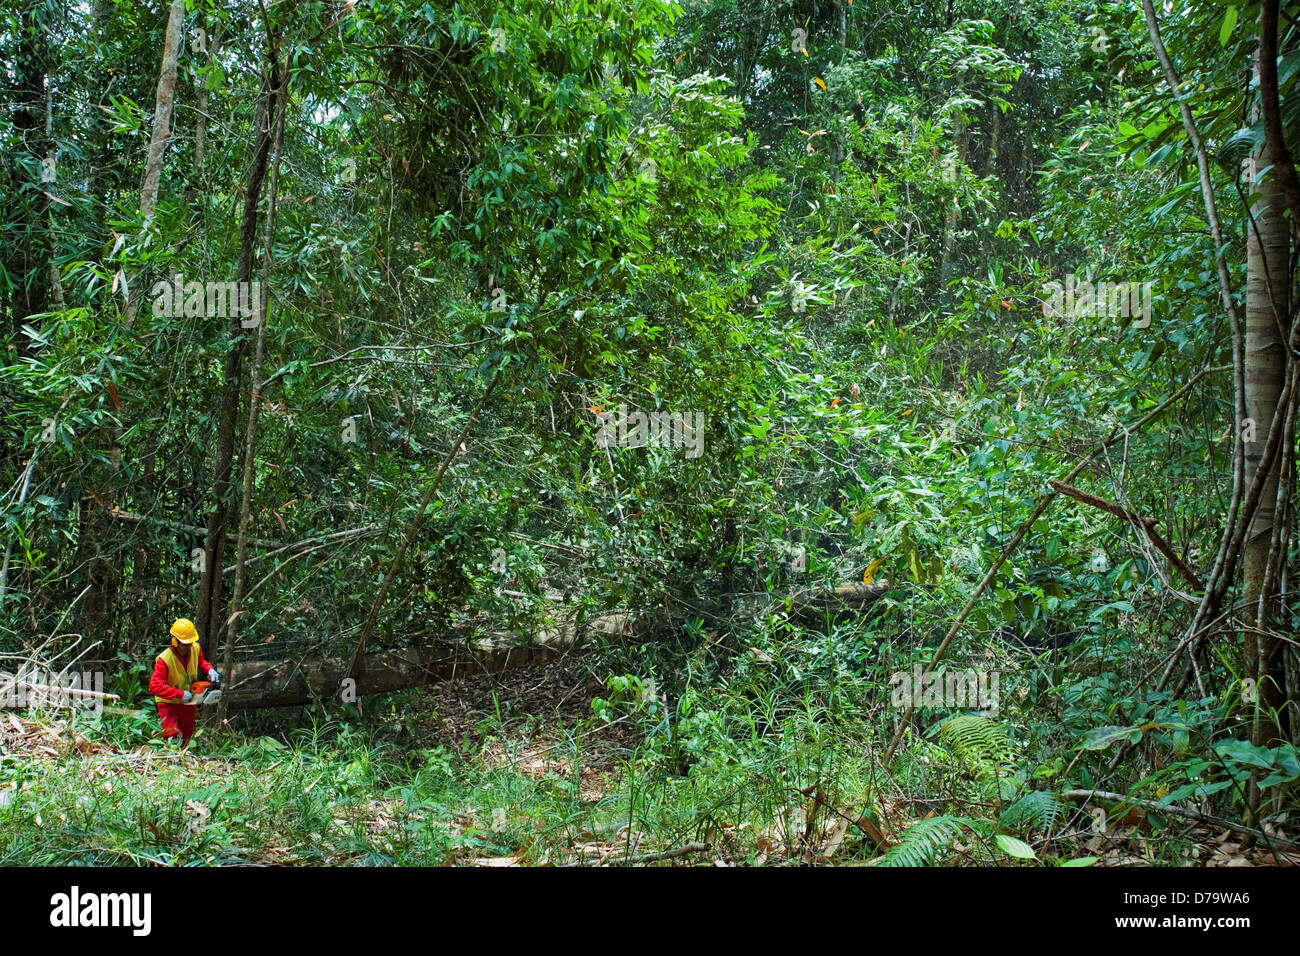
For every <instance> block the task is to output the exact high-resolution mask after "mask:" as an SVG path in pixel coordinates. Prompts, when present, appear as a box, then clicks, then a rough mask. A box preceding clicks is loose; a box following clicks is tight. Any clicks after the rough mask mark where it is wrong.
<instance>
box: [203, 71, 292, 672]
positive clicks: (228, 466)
mask: <svg viewBox="0 0 1300 956" xmlns="http://www.w3.org/2000/svg"><path fill="white" fill-rule="evenodd" d="M279 87H280V66H279V63H277V62H276V60H275V54H270V55H269V56H268V63H267V72H266V73H265V74H264V75H263V78H262V96H261V98H260V100H259V105H258V110H257V118H256V120H255V121H254V128H255V130H256V137H257V138H256V141H255V144H254V147H253V160H252V164H251V166H250V167H249V171H248V182H247V183H246V184H245V188H244V214H243V220H242V222H241V224H240V247H239V266H238V269H237V270H236V273H235V281H236V282H248V281H249V279H250V278H251V276H252V274H253V250H254V248H255V247H256V243H257V206H258V200H259V198H260V197H261V195H262V183H263V181H264V180H265V178H266V170H267V165H268V161H269V157H270V153H271V140H272V139H273V135H274V131H273V130H272V126H273V125H274V124H273V122H272V117H274V116H275V112H276V106H277V97H276V93H277V91H278V90H279ZM232 311H233V310H232ZM244 333H245V329H244V328H243V325H242V322H241V320H240V316H239V315H238V314H233V315H232V316H231V318H230V323H229V325H228V327H227V334H228V337H229V339H230V346H229V350H228V351H227V352H226V361H225V366H224V373H223V376H222V383H223V384H222V390H221V404H220V407H219V409H218V426H217V450H216V460H215V463H214V465H213V476H212V498H213V508H212V511H211V512H210V513H209V515H208V524H207V533H206V535H205V537H204V544H203V569H202V572H201V577H200V579H199V595H198V607H197V611H196V614H195V619H194V622H195V624H196V625H197V627H198V631H199V636H200V638H201V639H202V640H203V642H204V643H205V644H207V645H208V646H209V647H216V646H218V644H219V643H220V640H221V628H222V623H223V622H222V621H221V588H222V563H223V561H224V560H225V554H226V532H227V529H226V525H227V523H228V520H229V515H230V505H231V502H230V494H231V481H230V475H231V471H232V470H233V465H234V457H235V427H236V424H237V422H238V419H239V410H240V399H241V396H242V393H243V382H242V379H243V373H244V354H245V352H246V351H247V350H248V337H247V335H245V334H244Z"/></svg>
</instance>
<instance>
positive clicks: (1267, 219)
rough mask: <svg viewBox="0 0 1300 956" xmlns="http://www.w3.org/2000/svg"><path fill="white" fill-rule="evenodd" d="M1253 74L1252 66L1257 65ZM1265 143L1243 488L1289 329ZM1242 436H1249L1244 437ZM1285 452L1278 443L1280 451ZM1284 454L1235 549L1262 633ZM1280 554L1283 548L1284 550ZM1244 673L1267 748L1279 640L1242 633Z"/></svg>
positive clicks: (1267, 617) (1258, 185)
mask: <svg viewBox="0 0 1300 956" xmlns="http://www.w3.org/2000/svg"><path fill="white" fill-rule="evenodd" d="M1256 69H1257V71H1258V66H1257V68H1256ZM1268 149H1269V145H1268V144H1267V143H1265V144H1264V145H1263V146H1262V147H1261V148H1260V150H1259V151H1258V152H1257V153H1256V154H1255V155H1253V156H1251V158H1250V160H1249V161H1248V167H1249V168H1248V174H1249V182H1250V183H1251V188H1252V192H1253V193H1254V194H1255V195H1256V196H1257V199H1256V202H1255V205H1254V206H1253V207H1252V208H1251V218H1252V220H1253V223H1252V224H1250V225H1248V226H1247V230H1248V231H1247V236H1246V348H1245V353H1246V374H1245V392H1246V416H1247V419H1248V421H1250V422H1253V423H1254V427H1255V429H1256V434H1255V435H1254V436H1253V437H1254V441H1247V442H1246V446H1245V455H1246V460H1245V475H1244V477H1245V487H1247V488H1249V487H1251V485H1252V484H1253V483H1254V482H1255V481H1256V480H1257V476H1259V471H1260V457H1261V454H1262V452H1263V450H1264V446H1265V444H1266V442H1267V437H1268V436H1267V430H1268V428H1269V426H1270V424H1271V423H1272V422H1273V418H1274V415H1275V414H1276V412H1277V408H1278V401H1279V398H1280V396H1281V394H1282V388H1283V383H1284V381H1285V379H1286V374H1287V361H1286V352H1285V349H1284V345H1283V343H1284V341H1285V335H1286V330H1287V327H1288V326H1289V321H1288V318H1289V315H1290V303H1289V289H1288V286H1289V281H1288V277H1289V263H1288V252H1289V246H1290V242H1289V239H1290V236H1289V232H1290V225H1289V223H1288V221H1287V219H1286V216H1285V212H1286V206H1285V202H1284V198H1283V195H1282V189H1281V182H1280V179H1279V177H1278V175H1277V173H1276V171H1275V170H1269V171H1268V172H1267V173H1266V174H1264V175H1263V176H1262V177H1261V175H1260V171H1261V170H1263V169H1264V168H1265V167H1266V166H1268V165H1269V162H1268V157H1267V151H1268ZM1247 437H1250V436H1249V431H1248V432H1247ZM1284 447H1285V446H1284ZM1286 458H1287V456H1286V455H1283V454H1279V455H1275V456H1273V460H1272V463H1271V466H1270V467H1269V468H1268V471H1267V472H1266V473H1265V474H1264V475H1263V476H1262V477H1260V478H1259V480H1261V481H1263V483H1264V485H1263V494H1262V496H1261V498H1260V500H1259V507H1258V508H1257V509H1256V510H1255V513H1254V516H1253V518H1252V520H1251V523H1250V527H1249V530H1248V532H1247V534H1246V539H1245V542H1244V547H1243V550H1242V575H1243V583H1244V587H1245V598H1246V615H1245V617H1246V621H1247V623H1248V624H1250V625H1251V626H1252V627H1253V628H1257V629H1261V630H1263V629H1267V628H1268V627H1269V626H1270V624H1271V623H1272V621H1273V620H1274V619H1275V617H1276V612H1277V609H1278V601H1277V597H1278V595H1277V593H1276V588H1275V587H1270V588H1269V591H1270V592H1272V593H1265V587H1266V585H1267V583H1268V582H1269V581H1270V580H1271V581H1273V582H1276V581H1277V576H1276V574H1275V573H1274V572H1273V571H1271V570H1270V567H1271V565H1273V564H1274V563H1275V562H1277V561H1278V559H1279V555H1278V554H1277V551H1276V549H1275V548H1274V547H1273V530H1274V522H1275V520H1276V513H1275V511H1276V509H1275V503H1276V500H1277V489H1278V477H1279V473H1280V470H1281V464H1282V462H1283V461H1284V460H1286ZM1283 554H1285V549H1283ZM1245 646H1246V655H1247V662H1248V669H1249V671H1250V673H1251V674H1252V675H1253V676H1254V678H1255V681H1256V687H1257V691H1258V702H1259V703H1258V707H1257V708H1256V720H1255V723H1254V730H1253V733H1252V737H1253V739H1254V743H1255V744H1256V745H1264V746H1267V745H1268V744H1269V742H1271V741H1274V740H1275V739H1276V738H1277V737H1278V736H1279V728H1278V726H1277V724H1276V722H1275V721H1274V720H1273V718H1272V716H1271V713H1270V712H1271V711H1272V710H1273V709H1274V708H1277V707H1278V706H1280V704H1281V703H1282V701H1283V700H1284V696H1283V695H1284V692H1285V686H1284V685H1285V679H1284V676H1283V673H1282V658H1281V654H1280V650H1281V642H1279V641H1277V640H1276V639H1274V638H1271V637H1269V636H1267V635H1265V634H1261V633H1258V631H1247V633H1246V635H1245Z"/></svg>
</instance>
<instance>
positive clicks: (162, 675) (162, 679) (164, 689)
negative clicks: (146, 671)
mask: <svg viewBox="0 0 1300 956" xmlns="http://www.w3.org/2000/svg"><path fill="white" fill-rule="evenodd" d="M212 669H213V668H212V665H211V664H209V663H208V662H207V661H206V660H204V658H203V654H202V652H200V653H199V680H207V679H208V671H210V670H212ZM149 693H151V694H153V695H154V696H155V697H166V698H167V699H168V700H175V701H179V700H181V699H182V698H183V697H184V696H185V691H184V690H182V689H181V688H179V687H172V686H171V685H170V684H168V683H167V665H166V664H164V663H163V662H162V661H154V664H153V677H151V678H149Z"/></svg>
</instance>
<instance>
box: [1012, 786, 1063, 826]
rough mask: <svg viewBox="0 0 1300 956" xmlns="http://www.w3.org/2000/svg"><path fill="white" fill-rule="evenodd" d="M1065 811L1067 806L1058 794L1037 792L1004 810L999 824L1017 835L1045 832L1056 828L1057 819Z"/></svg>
mask: <svg viewBox="0 0 1300 956" xmlns="http://www.w3.org/2000/svg"><path fill="white" fill-rule="evenodd" d="M1064 810H1065V804H1064V803H1062V802H1061V800H1060V798H1059V797H1057V796H1056V794H1054V793H1052V792H1051V791H1050V790H1035V791H1033V792H1031V793H1027V794H1025V795H1024V796H1023V797H1021V798H1020V799H1019V800H1017V801H1016V802H1015V803H1013V804H1011V805H1010V806H1009V807H1007V808H1006V809H1005V810H1003V811H1002V816H1001V817H999V818H998V822H999V823H1000V824H1001V825H1002V826H1003V827H1004V828H1005V829H1007V830H1011V831H1012V832H1015V833H1027V832H1028V831H1029V830H1031V829H1037V830H1042V831H1044V832H1045V831H1047V830H1051V829H1053V828H1054V827H1055V826H1056V819H1057V817H1059V816H1060V815H1061V813H1062V812H1063V811H1064Z"/></svg>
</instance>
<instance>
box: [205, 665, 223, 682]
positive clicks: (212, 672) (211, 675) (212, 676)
mask: <svg viewBox="0 0 1300 956" xmlns="http://www.w3.org/2000/svg"><path fill="white" fill-rule="evenodd" d="M208 680H210V681H212V683H214V684H220V683H221V675H220V674H218V673H217V669H216V668H215V667H209V668H208Z"/></svg>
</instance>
